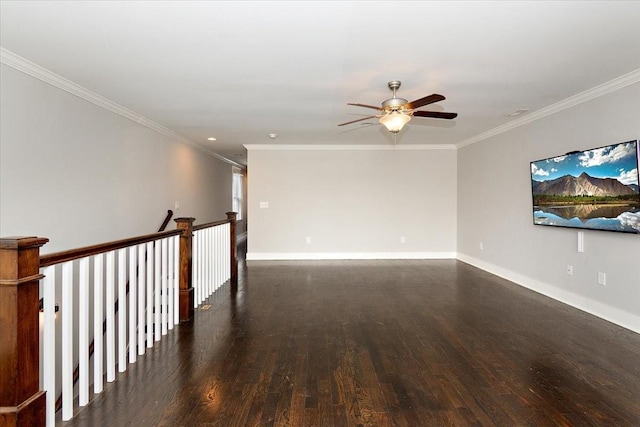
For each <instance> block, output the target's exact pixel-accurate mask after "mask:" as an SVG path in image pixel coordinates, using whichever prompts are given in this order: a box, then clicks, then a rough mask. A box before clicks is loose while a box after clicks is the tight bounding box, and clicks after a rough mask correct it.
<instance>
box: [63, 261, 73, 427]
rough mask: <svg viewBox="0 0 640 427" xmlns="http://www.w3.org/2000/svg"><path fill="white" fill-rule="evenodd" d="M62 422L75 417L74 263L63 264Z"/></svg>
mask: <svg viewBox="0 0 640 427" xmlns="http://www.w3.org/2000/svg"><path fill="white" fill-rule="evenodd" d="M61 302H62V420H63V421H68V420H70V419H71V418H72V417H73V261H69V262H65V263H64V264H62V301H61Z"/></svg>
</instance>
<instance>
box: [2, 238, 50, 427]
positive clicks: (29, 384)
mask: <svg viewBox="0 0 640 427" xmlns="http://www.w3.org/2000/svg"><path fill="white" fill-rule="evenodd" d="M48 241H49V239H44V238H38V237H7V238H2V239H0V427H5V426H7V427H8V426H12V427H13V426H44V425H45V408H46V400H45V392H44V391H41V390H40V385H39V381H40V319H39V313H40V304H39V301H40V293H39V290H38V282H39V280H40V279H41V278H42V277H43V276H42V275H41V274H40V247H41V246H42V245H44V244H45V243H47V242H48Z"/></svg>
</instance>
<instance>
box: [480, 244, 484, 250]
mask: <svg viewBox="0 0 640 427" xmlns="http://www.w3.org/2000/svg"><path fill="white" fill-rule="evenodd" d="M480 250H481V251H482V250H484V243H482V242H480Z"/></svg>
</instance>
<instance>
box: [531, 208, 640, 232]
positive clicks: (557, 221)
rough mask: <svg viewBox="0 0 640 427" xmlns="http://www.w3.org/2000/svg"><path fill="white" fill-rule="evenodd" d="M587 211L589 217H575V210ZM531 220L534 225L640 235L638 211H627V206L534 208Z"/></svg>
mask: <svg viewBox="0 0 640 427" xmlns="http://www.w3.org/2000/svg"><path fill="white" fill-rule="evenodd" d="M588 209H591V215H586V216H585V215H580V216H578V215H576V214H577V212H576V210H582V211H586V210H588ZM618 210H619V211H620V212H619V213H617V214H615V213H616V211H618ZM533 219H534V223H535V224H539V225H555V226H560V227H573V228H588V229H595V230H608V231H622V232H627V233H640V210H639V209H636V208H631V209H629V207H628V206H618V207H615V206H606V205H600V206H598V205H580V206H561V207H544V208H541V207H536V208H534V212H533Z"/></svg>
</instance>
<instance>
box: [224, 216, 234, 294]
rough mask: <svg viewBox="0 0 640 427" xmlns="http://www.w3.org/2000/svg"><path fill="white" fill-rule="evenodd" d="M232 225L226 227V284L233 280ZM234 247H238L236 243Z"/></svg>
mask: <svg viewBox="0 0 640 427" xmlns="http://www.w3.org/2000/svg"><path fill="white" fill-rule="evenodd" d="M230 245H231V224H226V225H225V237H224V253H225V257H224V268H225V271H226V274H225V276H224V281H225V282H226V281H227V280H229V279H230V278H231V247H230ZM233 245H234V246H235V245H236V242H233Z"/></svg>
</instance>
